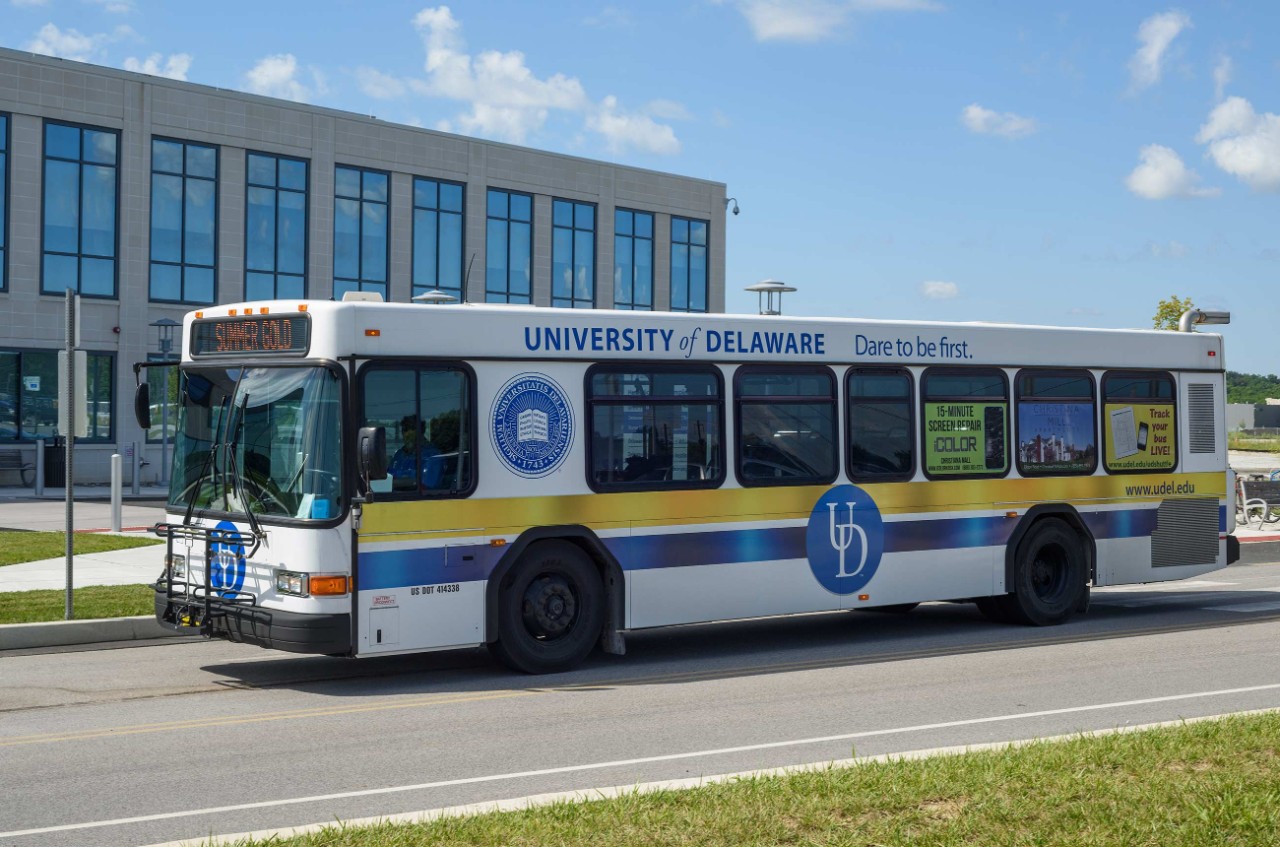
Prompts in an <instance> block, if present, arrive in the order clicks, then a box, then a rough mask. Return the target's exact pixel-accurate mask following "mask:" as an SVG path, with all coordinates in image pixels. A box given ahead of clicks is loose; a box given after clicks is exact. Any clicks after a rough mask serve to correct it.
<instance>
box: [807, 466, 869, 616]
mask: <svg viewBox="0 0 1280 847" xmlns="http://www.w3.org/2000/svg"><path fill="white" fill-rule="evenodd" d="M805 552H806V554H807V555H808V557H809V568H810V569H811V570H812V571H813V575H814V577H815V578H816V579H817V580H818V582H819V583H820V584H821V585H822V587H823V588H825V589H827V590H828V591H830V592H831V593H833V594H841V595H844V594H853V593H855V592H857V591H859V590H860V589H862V588H863V587H864V586H866V584H867V583H868V582H870V581H871V577H873V576H875V573H876V568H877V567H879V566H880V557H881V555H882V554H883V553H884V521H883V520H882V519H881V517H880V510H879V509H877V508H876V504H875V501H874V500H872V499H871V497H870V495H868V494H867V492H865V491H863V490H862V489H861V488H859V487H858V486H856V485H839V486H836V487H835V488H832V489H831V490H829V491H827V492H826V493H825V494H823V495H822V496H821V497H820V498H818V502H817V503H816V504H814V507H813V512H812V513H811V514H810V515H809V527H808V530H807V531H806V533H805Z"/></svg>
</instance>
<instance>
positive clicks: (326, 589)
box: [311, 576, 347, 597]
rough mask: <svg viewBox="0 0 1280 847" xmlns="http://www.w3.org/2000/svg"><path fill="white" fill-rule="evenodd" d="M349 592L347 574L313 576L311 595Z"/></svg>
mask: <svg viewBox="0 0 1280 847" xmlns="http://www.w3.org/2000/svg"><path fill="white" fill-rule="evenodd" d="M346 593H347V578H346V577H345V576H313V577H311V596H312V597H323V596H333V595H335V594H346Z"/></svg>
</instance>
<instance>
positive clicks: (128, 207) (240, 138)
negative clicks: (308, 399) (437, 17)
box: [0, 49, 726, 485]
mask: <svg viewBox="0 0 1280 847" xmlns="http://www.w3.org/2000/svg"><path fill="white" fill-rule="evenodd" d="M725 206H726V200H725V186H724V184H723V183H718V182H712V181H708V180H702V179H693V178H689V177H683V176H677V175H673V174H667V173H659V172H655V171H648V170H643V169H639V168H631V167H622V166H619V165H613V164H609V163H606V162H598V161H591V160H588V159H582V158H577V157H573V156H563V155H558V154H554V153H547V152H542V151H538V150H531V149H527V148H522V147H516V146H512V145H508V144H498V143H494V142H489V141H480V140H477V139H473V138H465V137H461V136H457V135H449V134H446V133H440V132H432V131H429V130H423V129H416V128H413V127H407V126H398V125H394V124H389V123H385V122H383V121H379V120H377V119H375V118H372V117H365V116H362V115H355V114H349V113H346V112H340V111H336V110H333V109H324V108H318V107H314V106H307V105H302V104H298V103H292V102H287V101H281V100H274V99H271V98H266V97H258V96H254V95H248V94H241V93H238V92H233V91H224V90H221V89H216V88H210V87H207V86H202V85H193V84H190V83H185V82H175V81H172V80H167V79H161V78H158V77H150V76H145V75H142V74H136V73H129V72H125V71H118V70H114V69H110V68H103V67H97V66H94V65H87V64H82V63H78V62H70V61H65V60H61V59H52V58H48V57H44V56H35V55H31V54H27V53H22V52H17V51H13V50H5V49H0V218H2V219H3V220H2V222H0V485H12V484H16V483H17V482H18V479H17V477H16V476H15V474H14V472H13V471H11V470H4V468H5V467H7V465H6V464H5V462H4V459H5V458H8V459H9V460H10V461H12V459H13V457H14V454H15V453H18V454H20V456H21V459H22V461H26V462H30V461H32V460H33V457H34V453H35V439H36V438H41V437H52V435H53V433H54V431H55V428H56V407H57V376H56V365H55V363H56V351H57V350H59V349H61V348H62V346H63V344H64V318H63V314H64V299H65V289H66V288H68V287H70V288H72V289H74V290H76V291H77V292H79V293H80V294H81V314H82V347H83V348H85V349H87V350H88V351H89V379H88V382H89V386H88V390H89V396H90V409H91V411H90V434H89V437H88V438H86V439H84V440H83V441H79V442H78V445H79V446H78V449H77V451H76V455H77V459H76V466H75V468H76V469H75V475H76V481H77V482H86V483H89V482H102V481H105V480H106V479H107V477H108V473H109V472H108V467H109V465H108V457H109V456H110V454H111V453H112V452H116V451H117V450H119V451H120V452H127V450H128V448H129V446H130V445H131V444H132V443H134V442H138V443H139V444H141V445H142V447H141V451H142V455H143V456H144V458H145V459H146V460H147V461H148V462H149V464H148V465H147V466H146V468H144V470H143V472H142V479H143V481H144V482H151V481H153V480H154V479H156V478H157V477H158V475H159V473H160V467H161V463H160V445H159V443H156V442H157V441H158V438H159V435H160V429H159V426H158V425H157V427H156V428H155V429H154V430H153V431H152V432H151V433H149V434H148V433H144V432H142V431H141V430H140V429H139V428H138V427H137V425H136V423H135V422H134V419H133V414H132V411H131V408H132V403H131V398H132V394H133V387H134V380H133V375H132V365H133V363H134V362H136V361H140V360H146V359H155V358H157V356H158V354H159V352H160V337H159V332H160V330H159V329H158V328H155V327H153V326H152V324H154V323H155V322H156V321H159V320H162V319H166V318H167V319H171V320H175V321H176V320H180V319H181V317H182V315H183V313H185V312H187V311H189V310H192V309H196V308H199V307H201V306H206V305H212V304H215V303H231V302H238V301H242V300H246V299H250V300H257V299H269V298H272V297H281V298H288V299H294V298H302V297H307V298H312V299H329V298H330V297H333V296H335V295H336V296H338V297H341V295H342V293H343V292H345V291H349V290H365V291H377V292H379V293H381V294H382V295H383V296H384V297H386V298H388V299H390V300H393V301H401V302H404V301H408V300H409V299H410V298H411V297H412V296H413V295H415V294H417V293H422V292H425V291H428V290H431V289H434V288H437V287H438V288H440V289H441V290H444V291H446V292H450V293H452V294H454V295H455V296H457V297H459V298H464V295H465V299H467V300H471V301H490V302H494V301H497V302H523V303H528V302H532V303H534V304H537V305H545V306H551V305H556V306H565V307H577V308H582V307H594V308H640V309H675V310H684V311H712V312H716V311H723V310H724V302H725V287H724V284H725V280H724V255H725V249H724V244H725V238H724V234H725V232H724V225H725ZM553 280H555V284H554V285H553ZM424 308H427V307H425V306H424ZM181 343H182V342H181V340H180V339H176V338H175V339H174V342H173V348H172V349H173V350H174V351H175V354H176V351H178V350H180V349H181V348H180V346H179V345H180V344H181ZM158 394H159V392H157V391H156V390H155V389H154V388H153V396H158ZM148 435H150V436H152V439H151V443H147V436H148ZM127 466H128V462H126V467H127ZM127 473H128V471H126V474H127Z"/></svg>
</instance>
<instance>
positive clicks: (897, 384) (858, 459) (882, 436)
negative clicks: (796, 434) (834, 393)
mask: <svg viewBox="0 0 1280 847" xmlns="http://www.w3.org/2000/svg"><path fill="white" fill-rule="evenodd" d="M848 396H849V478H850V479H853V480H867V481H872V482H880V481H887V480H894V479H898V480H902V479H910V478H911V474H912V473H913V472H914V470H915V440H916V435H915V424H914V416H913V415H912V403H911V373H910V371H906V370H902V369H899V368H854V369H852V370H851V371H849V379H848Z"/></svg>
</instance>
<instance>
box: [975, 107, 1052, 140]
mask: <svg viewBox="0 0 1280 847" xmlns="http://www.w3.org/2000/svg"><path fill="white" fill-rule="evenodd" d="M960 120H961V121H962V122H963V123H964V125H965V126H966V127H968V128H969V131H970V132H976V133H978V134H979V135H999V136H1001V137H1003V138H1024V137H1026V136H1028V135H1031V134H1032V133H1034V132H1036V131H1037V130H1038V129H1039V128H1040V125H1039V124H1037V123H1036V121H1035V118H1024V117H1023V116H1021V115H1015V114H1014V113H1013V112H996V111H993V110H991V109H986V108H983V107H982V106H979V105H978V104H977V103H970V104H969V105H968V106H965V107H964V111H963V112H961V113H960Z"/></svg>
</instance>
